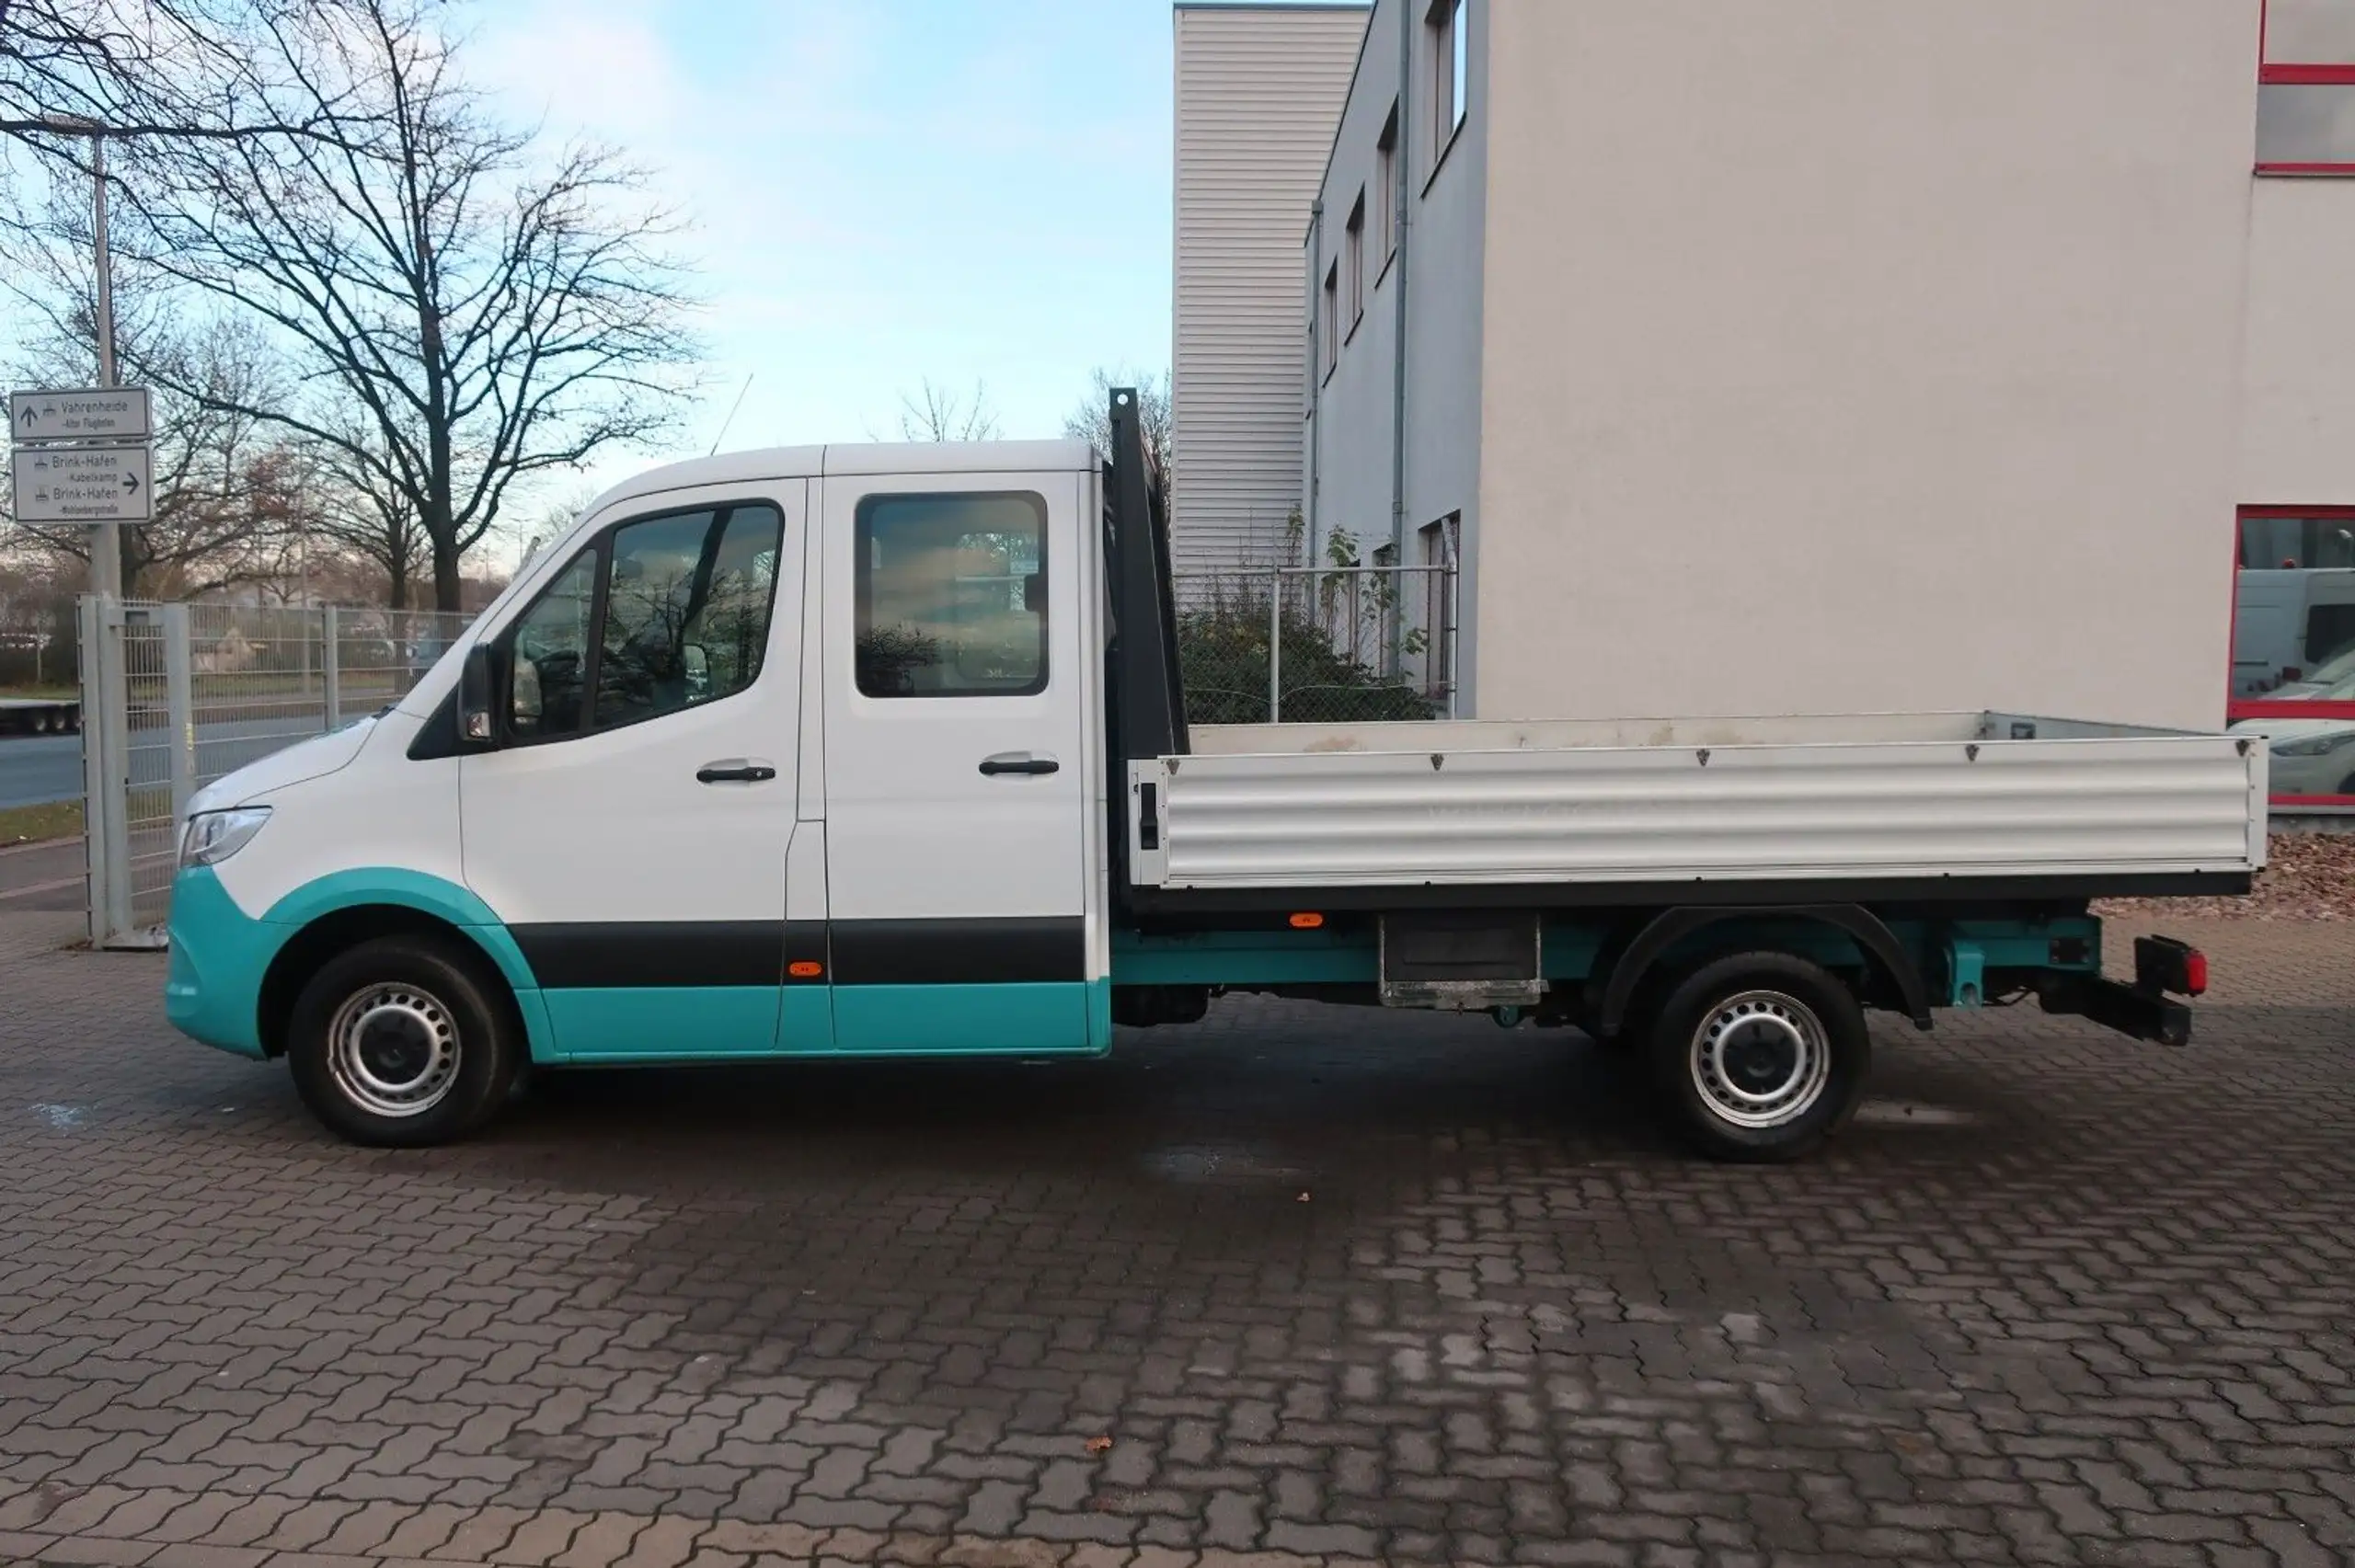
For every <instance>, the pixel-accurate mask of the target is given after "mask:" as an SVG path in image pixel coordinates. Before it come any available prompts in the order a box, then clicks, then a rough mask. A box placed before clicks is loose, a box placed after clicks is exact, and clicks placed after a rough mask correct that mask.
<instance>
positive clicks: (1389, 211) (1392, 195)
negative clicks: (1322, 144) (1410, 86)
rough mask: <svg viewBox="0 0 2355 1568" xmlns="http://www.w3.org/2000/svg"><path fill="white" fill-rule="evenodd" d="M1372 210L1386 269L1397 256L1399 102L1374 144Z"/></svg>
mask: <svg viewBox="0 0 2355 1568" xmlns="http://www.w3.org/2000/svg"><path fill="white" fill-rule="evenodd" d="M1373 147H1374V154H1375V159H1374V161H1375V165H1376V168H1375V173H1374V191H1373V210H1374V212H1375V213H1376V214H1377V218H1376V221H1377V222H1378V223H1380V224H1381V233H1382V259H1383V264H1384V266H1387V265H1388V264H1389V261H1390V258H1392V257H1394V256H1396V255H1397V254H1398V101H1397V100H1396V98H1393V99H1392V100H1391V102H1390V118H1389V119H1387V120H1384V121H1383V122H1382V135H1381V137H1380V139H1379V140H1377V141H1376V142H1375V143H1374V144H1373Z"/></svg>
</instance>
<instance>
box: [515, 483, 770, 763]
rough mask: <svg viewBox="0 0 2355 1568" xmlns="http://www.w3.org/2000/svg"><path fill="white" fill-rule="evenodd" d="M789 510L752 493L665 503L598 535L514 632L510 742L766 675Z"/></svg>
mask: <svg viewBox="0 0 2355 1568" xmlns="http://www.w3.org/2000/svg"><path fill="white" fill-rule="evenodd" d="M784 534H785V520H784V518H783V517H782V516H781V515H780V514H779V513H778V511H777V510H776V509H775V507H771V506H766V505H760V504H752V505H743V506H728V507H714V508H704V509H698V510H695V511H684V512H671V513H667V514H664V515H661V516H658V517H649V518H642V519H639V520H638V521H633V522H629V523H626V524H624V525H623V526H621V527H620V528H617V529H615V530H613V531H612V532H608V533H606V534H604V535H603V536H602V537H601V538H600V539H599V540H598V541H597V542H596V543H595V544H592V545H591V546H590V547H589V548H588V549H586V550H584V551H582V552H581V554H580V555H579V556H578V557H577V558H576V559H575V560H574V561H573V562H572V564H571V565H570V566H569V567H566V568H565V569H564V571H563V572H562V573H560V574H559V575H558V576H557V579H556V581H554V582H553V583H551V584H549V585H548V587H547V589H546V590H545V591H544V592H543V593H542V594H541V595H540V597H539V598H538V599H537V600H535V601H534V602H533V605H532V607H531V608H530V609H529V610H527V611H525V612H523V615H522V616H520V617H519V618H518V619H517V620H516V622H515V624H514V626H513V628H512V630H511V631H510V632H509V634H508V636H507V639H506V646H507V649H508V655H509V658H508V664H509V668H510V670H511V702H510V717H509V729H510V734H511V737H512V738H515V739H518V740H544V739H554V738H559V737H563V736H569V735H580V734H585V733H588V732H590V731H592V730H601V729H613V728H616V727H620V726H622V725H627V724H636V723H638V722H639V721H641V720H644V719H649V718H657V717H660V716H661V715H664V714H670V713H677V712H680V711H682V710H684V709H686V708H691V707H695V706H696V705H698V704H703V703H709V702H717V701H718V700H720V699H721V698H724V697H729V696H732V695H734V694H735V693H736V692H741V691H744V690H745V689H747V688H748V687H750V686H751V685H752V682H753V681H756V680H758V679H759V678H760V673H761V661H762V658H763V656H764V653H765V651H766V649H767V646H768V635H769V622H770V619H771V617H772V615H773V613H774V612H775V599H776V573H777V555H778V552H779V549H780V547H781V545H782V544H783V541H784Z"/></svg>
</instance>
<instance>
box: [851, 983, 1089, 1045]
mask: <svg viewBox="0 0 2355 1568" xmlns="http://www.w3.org/2000/svg"><path fill="white" fill-rule="evenodd" d="M1111 1006H1112V996H1111V989H1110V987H1109V985H1106V984H1095V985H1090V984H1088V983H1086V982H1084V981H1076V980H1074V981H1053V982H1037V983H1027V984H1018V985H917V986H837V987H835V988H834V1048H835V1049H836V1050H837V1051H839V1052H841V1053H842V1054H843V1055H844V1056H1056V1055H1085V1054H1086V1053H1088V1052H1091V1051H1100V1050H1103V1049H1105V1048H1106V1047H1108V1046H1109V1045H1110V1044H1111V1035H1112V1028H1111V1024H1112V1017H1111Z"/></svg>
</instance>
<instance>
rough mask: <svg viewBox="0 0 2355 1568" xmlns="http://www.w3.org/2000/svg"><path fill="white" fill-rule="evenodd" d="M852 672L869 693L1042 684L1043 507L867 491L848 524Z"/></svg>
mask: <svg viewBox="0 0 2355 1568" xmlns="http://www.w3.org/2000/svg"><path fill="white" fill-rule="evenodd" d="M855 528H856V532H855V535H854V539H855V550H856V557H855V558H856V570H855V572H854V574H853V575H854V578H855V579H856V581H855V592H856V600H857V614H856V622H857V639H858V641H857V649H856V658H855V660H854V663H855V665H856V680H857V682H858V690H859V692H861V693H862V694H864V695H866V696H869V697H1018V696H1028V695H1031V694H1033V693H1035V692H1043V691H1045V690H1046V689H1047V559H1046V555H1047V503H1046V502H1045V500H1044V499H1043V498H1040V497H1039V496H1038V495H1036V494H1033V493H1031V492H1028V491H1011V492H1005V493H997V494H980V495H933V496H869V497H867V498H865V499H864V500H862V501H860V502H859V504H858V514H857V520H856V525H855Z"/></svg>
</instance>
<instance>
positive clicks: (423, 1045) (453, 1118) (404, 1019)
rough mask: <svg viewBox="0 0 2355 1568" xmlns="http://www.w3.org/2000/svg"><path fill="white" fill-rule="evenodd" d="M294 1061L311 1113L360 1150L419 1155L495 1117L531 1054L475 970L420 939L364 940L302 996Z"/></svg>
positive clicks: (292, 1041)
mask: <svg viewBox="0 0 2355 1568" xmlns="http://www.w3.org/2000/svg"><path fill="white" fill-rule="evenodd" d="M286 1056H287V1065H288V1066H289V1067H290V1068H291V1069H293V1074H294V1087H295V1090H296V1091H297V1092H298V1093H301V1095H302V1096H303V1103H304V1104H306V1105H308V1106H309V1107H310V1108H311V1112H312V1114H313V1115H314V1116H317V1117H318V1118H319V1120H321V1121H322V1122H325V1123H326V1124H327V1127H328V1128H329V1129H330V1130H332V1131H334V1132H336V1133H338V1134H339V1135H340V1136H342V1137H343V1138H345V1139H350V1141H351V1142H353V1143H361V1144H367V1145H371V1146H373V1147H376V1148H405V1149H415V1148H422V1147H425V1146H427V1145H430V1144H436V1143H447V1142H450V1141H451V1140H453V1139H459V1138H464V1137H465V1135H466V1134H468V1133H470V1132H472V1131H474V1130H475V1129H476V1128H477V1127H480V1126H481V1125H482V1124H483V1123H484V1122H486V1121H487V1120H488V1119H489V1117H490V1116H491V1114H492V1113H493V1112H494V1111H496V1110H498V1108H499V1107H500V1104H501V1103H502V1102H504V1100H505V1099H506V1097H507V1093H508V1090H509V1088H510V1086H511V1084H512V1083H513V1082H514V1080H515V1074H516V1071H517V1069H518V1068H519V1067H520V1065H521V1063H522V1059H523V1052H522V1049H521V1047H520V1046H519V1044H518V1041H517V1039H516V1030H515V1028H514V1026H513V1025H512V1024H511V1022H510V1021H509V1018H508V1010H507V1009H506V1008H504V1007H502V1006H500V1004H499V999H498V998H497V996H496V995H495V993H494V992H493V991H492V990H491V989H490V988H489V986H488V984H487V983H486V981H485V980H484V979H483V978H482V977H481V975H480V973H479V972H478V969H477V966H476V965H474V964H471V963H469V962H467V961H466V960H465V958H464V957H463V956H460V955H457V954H454V953H452V952H450V951H448V950H446V949H445V948H444V947H443V946H442V944H439V943H435V942H431V941H426V940H421V939H419V938H418V937H414V936H385V937H378V938H376V939H374V940H373V941H370V942H363V943H361V944H359V945H357V946H355V947H352V948H350V949H348V950H346V951H345V952H342V953H339V954H338V955H336V956H334V957H333V958H330V959H328V960H327V962H326V963H325V964H323V965H321V966H320V967H319V971H318V973H317V974H316V975H314V976H312V977H311V980H310V983H309V984H307V985H305V986H304V988H303V991H302V994H301V995H300V996H299V997H297V998H296V999H295V1002H294V1011H293V1015H292V1017H291V1018H290V1019H289V1020H288V1027H287V1032H286Z"/></svg>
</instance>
